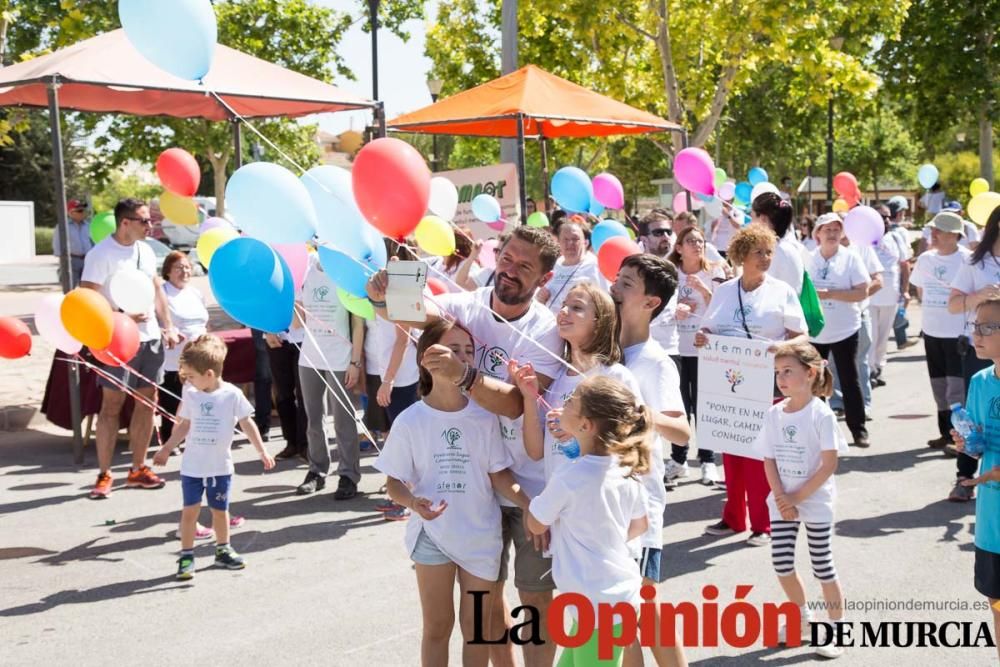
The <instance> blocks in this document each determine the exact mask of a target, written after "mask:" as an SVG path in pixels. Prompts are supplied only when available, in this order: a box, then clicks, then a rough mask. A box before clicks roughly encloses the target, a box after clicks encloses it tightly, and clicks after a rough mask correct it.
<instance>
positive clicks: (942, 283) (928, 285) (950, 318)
mask: <svg viewBox="0 0 1000 667" xmlns="http://www.w3.org/2000/svg"><path fill="white" fill-rule="evenodd" d="M971 255H972V252H971V251H970V250H969V249H968V248H962V247H961V246H959V248H958V249H957V250H956V251H955V252H953V253H951V254H950V255H942V254H940V253H939V252H938V251H937V249H936V248H932V249H931V250H928V251H927V252H925V253H924V254H922V255H920V257H918V258H917V264H916V266H914V268H913V273H912V274H911V275H910V282H912V283H913V284H914V285H916V286H917V287H919V288H920V289H921V290H922V299H921V302H920V305H921V307H922V308H923V317H921V321H920V324H921V326H920V328H921V329H922V330H923V332H924V333H925V334H927V335H928V336H935V337H936V338H958V337H959V336H961V335H962V334H963V333H964V332H965V316H966V314H965V313H958V314H957V315H953V314H952V313H949V312H948V298H949V297H950V296H951V286H952V283H953V282H954V280H955V277H956V276H958V271H959V269H961V268H962V266H963V265H965V264H968V263H969V257H970V256H971Z"/></svg>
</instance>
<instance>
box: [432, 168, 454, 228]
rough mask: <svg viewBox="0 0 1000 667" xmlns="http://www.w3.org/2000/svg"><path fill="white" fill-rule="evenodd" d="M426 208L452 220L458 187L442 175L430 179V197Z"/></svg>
mask: <svg viewBox="0 0 1000 667" xmlns="http://www.w3.org/2000/svg"><path fill="white" fill-rule="evenodd" d="M427 208H428V209H430V212H431V213H433V214H434V215H437V216H440V217H442V218H444V219H445V220H448V221H450V220H452V219H453V218H454V217H455V211H457V210H458V188H456V187H455V184H454V183H452V182H451V181H449V180H448V179H447V178H445V177H444V176H435V177H434V178H432V179H431V198H430V201H429V202H428V203H427Z"/></svg>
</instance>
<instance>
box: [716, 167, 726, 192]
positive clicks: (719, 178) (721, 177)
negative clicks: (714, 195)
mask: <svg viewBox="0 0 1000 667" xmlns="http://www.w3.org/2000/svg"><path fill="white" fill-rule="evenodd" d="M725 182H726V170H725V169H723V168H722V167H716V168H715V188H716V189H719V188H721V187H722V184H723V183H725Z"/></svg>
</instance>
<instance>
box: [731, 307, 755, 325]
mask: <svg viewBox="0 0 1000 667" xmlns="http://www.w3.org/2000/svg"><path fill="white" fill-rule="evenodd" d="M752 312H753V309H752V308H751V307H750V306H743V308H742V310H741V309H740V307H739V306H736V308H735V309H734V310H733V322H743V320H745V319H746V318H747V317H749V316H750V314H751V313H752Z"/></svg>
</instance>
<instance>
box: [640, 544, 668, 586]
mask: <svg viewBox="0 0 1000 667" xmlns="http://www.w3.org/2000/svg"><path fill="white" fill-rule="evenodd" d="M662 553H663V552H662V550H661V549H654V548H652V547H643V548H642V555H641V556H640V557H639V561H638V562H639V573H640V574H642V576H644V577H645V578H647V579H651V580H652V581H655V582H656V583H658V584H659V583H661V582H662V579H660V555H661V554H662Z"/></svg>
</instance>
